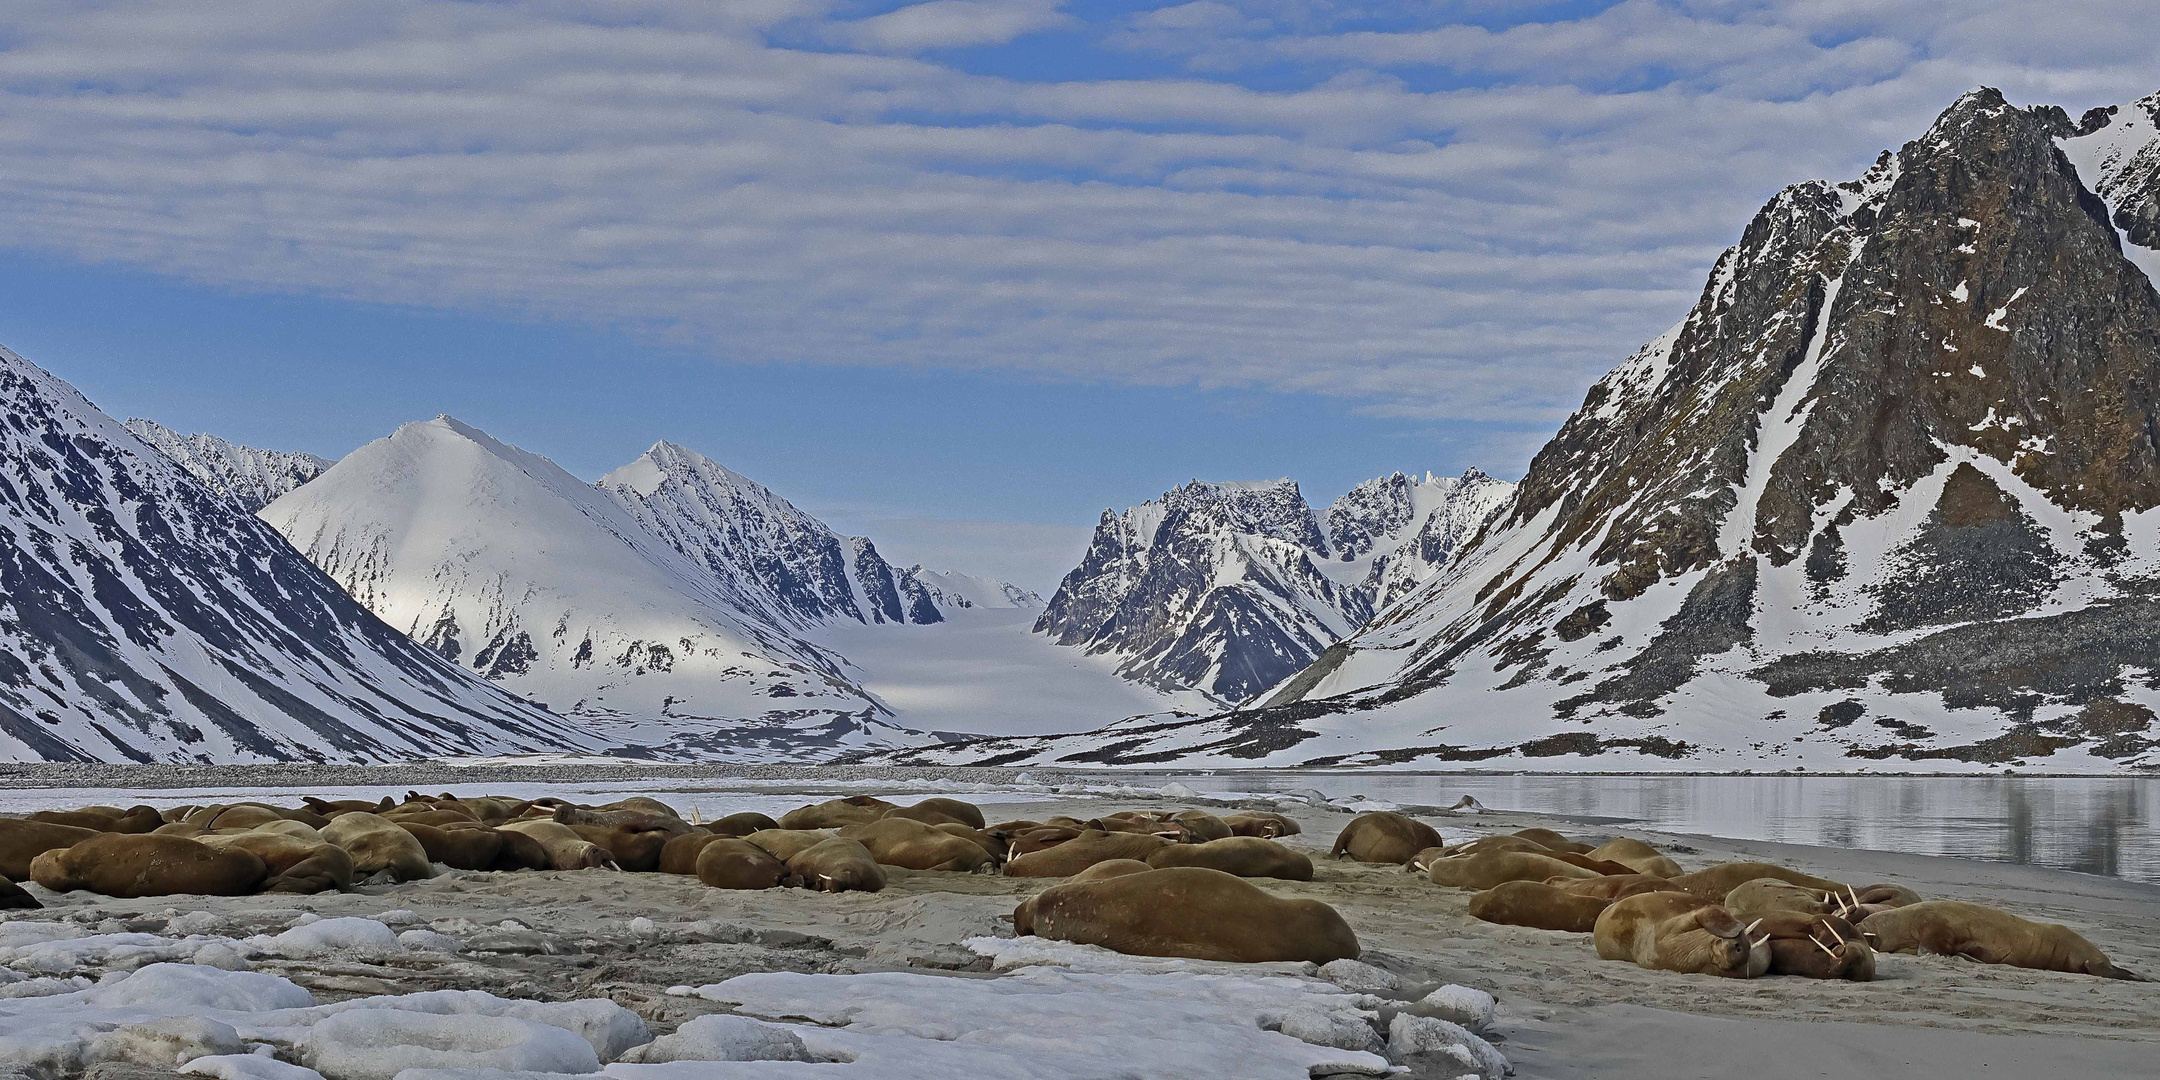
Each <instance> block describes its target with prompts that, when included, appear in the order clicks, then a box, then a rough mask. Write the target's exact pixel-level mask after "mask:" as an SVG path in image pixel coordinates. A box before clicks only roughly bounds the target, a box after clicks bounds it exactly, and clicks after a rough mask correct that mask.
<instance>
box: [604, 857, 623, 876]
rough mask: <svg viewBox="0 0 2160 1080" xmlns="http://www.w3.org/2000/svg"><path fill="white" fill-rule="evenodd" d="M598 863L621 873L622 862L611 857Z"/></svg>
mask: <svg viewBox="0 0 2160 1080" xmlns="http://www.w3.org/2000/svg"><path fill="white" fill-rule="evenodd" d="M600 865H601V866H604V867H606V868H607V869H609V870H613V871H615V872H616V873H618V874H620V873H622V864H620V863H618V862H616V861H615V860H613V859H605V860H602V861H601V863H600Z"/></svg>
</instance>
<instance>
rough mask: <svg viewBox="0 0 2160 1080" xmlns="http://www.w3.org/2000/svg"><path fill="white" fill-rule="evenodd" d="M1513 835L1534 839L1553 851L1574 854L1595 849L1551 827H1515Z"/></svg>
mask: <svg viewBox="0 0 2160 1080" xmlns="http://www.w3.org/2000/svg"><path fill="white" fill-rule="evenodd" d="M1515 835H1517V836H1520V837H1522V838H1523V839H1525V840H1534V841H1536V842H1537V843H1540V844H1543V845H1545V846H1546V847H1547V848H1549V849H1551V850H1553V851H1565V852H1568V853H1570V854H1574V855H1588V854H1590V853H1591V852H1592V851H1594V850H1596V849H1595V848H1594V847H1593V846H1591V845H1589V844H1585V843H1583V842H1582V841H1580V840H1570V839H1568V838H1567V837H1565V836H1562V835H1560V834H1559V833H1556V832H1554V831H1552V830H1551V829H1539V828H1529V829H1517V830H1515Z"/></svg>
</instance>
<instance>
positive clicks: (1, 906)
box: [0, 863, 1147, 911]
mask: <svg viewBox="0 0 2160 1080" xmlns="http://www.w3.org/2000/svg"><path fill="white" fill-rule="evenodd" d="M1146 868H1147V866H1146V864H1144V863H1143V864H1141V869H1143V870H1144V869H1146ZM44 906H45V905H43V904H40V903H38V900H37V897H35V896H32V895H30V893H29V892H28V891H27V890H25V889H24V888H23V887H22V886H20V885H17V884H15V883H14V882H12V881H9V880H8V879H6V878H4V877H0V911H8V910H14V909H21V910H26V911H27V910H30V909H33V908H41V907H44Z"/></svg>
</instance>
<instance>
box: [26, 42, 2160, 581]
mask: <svg viewBox="0 0 2160 1080" xmlns="http://www.w3.org/2000/svg"><path fill="white" fill-rule="evenodd" d="M2151 15H2152V12H2151V4H2150V0H2051V2H2028V0H1960V2H1958V3H1942V2H1940V0H1625V2H1621V3H1611V2H1606V0H1567V2H1550V3H1545V2H1536V0H1338V2H1328V0H1197V2H1192V3H1162V2H1159V0H1097V2H1088V0H930V2H927V3H911V4H903V3H896V2H893V0H530V2H522V3H520V2H513V0H489V2H452V0H365V2H362V0H336V2H333V0H219V2H217V3H212V4H195V3H180V2H174V0H11V2H10V3H8V4H7V5H5V7H4V10H0V248H4V249H5V250H4V254H5V259H4V260H0V261H4V266H0V290H4V292H0V343H5V344H7V345H9V346H11V347H13V348H15V349H16V350H17V351H20V352H22V353H24V354H26V355H28V356H30V358H31V359H33V360H37V361H39V362H41V363H43V364H45V365H46V366H48V367H50V368H52V369H54V370H55V371H56V372H58V373H59V374H61V375H62V376H64V377H67V378H69V379H71V380H73V381H75V382H76V383H77V384H78V385H81V386H82V387H83V388H84V389H85V390H86V391H88V392H89V393H90V394H91V396H92V397H93V398H94V399H95V400H98V401H99V402H101V403H102V404H104V405H105V406H106V407H107V408H108V409H109V410H110V411H113V412H116V413H119V414H122V415H129V414H141V415H148V416H152V417H154V418H157V419H160V420H163V421H165V422H167V423H170V424H172V425H174V426H177V427H181V428H184V429H187V430H211V431H215V432H218V433H220V434H223V435H226V436H227V437H230V438H234V439H237V440H240V441H246V442H252V443H256V444H259V445H266V446H273V447H280V448H295V449H307V450H312V451H314V452H317V453H321V454H325V455H328V456H335V455H339V454H342V453H344V452H346V451H348V450H350V449H351V448H352V447H354V446H356V445H359V444H360V443H362V442H365V441H367V440H369V439H371V438H376V437H379V436H381V435H383V434H386V433H387V432H388V431H389V430H390V429H391V428H393V427H395V426H396V425H397V424H398V423H400V422H403V421H406V420H412V419H420V418H425V417H427V416H431V415H433V414H435V413H438V412H450V413H453V414H455V415H457V416H459V417H460V418H462V419H465V420H467V421H469V422H472V423H475V424H478V425H480V426H482V427H485V428H487V429H489V430H490V431H492V432H493V433H495V434H496V435H498V436H500V437H502V438H504V439H507V440H509V441H512V442H515V443H518V444H520V445H523V446H525V447H527V448H528V449H532V450H536V451H539V452H542V453H545V454H548V455H550V456H552V457H554V458H555V459H556V460H558V461H560V462H562V463H563V464H564V465H565V466H566V467H568V468H570V469H571V470H572V471H575V472H578V473H580V474H582V475H586V476H596V475H598V474H599V473H601V472H604V471H606V470H607V469H608V468H611V467H613V466H614V465H617V464H620V463H621V462H623V461H626V460H628V459H629V458H631V457H633V456H635V455H636V454H637V453H639V452H640V451H642V450H643V449H644V447H645V446H646V445H647V444H649V443H650V442H652V441H653V440H654V439H657V438H663V437H664V438H669V439H673V440H675V441H678V442H681V443H684V444H686V445H689V446H692V447H695V448H698V449H701V450H704V451H705V452H707V453H709V454H711V455H712V456H714V457H717V458H719V459H721V460H723V461H725V462H727V463H728V464H730V465H732V466H734V467H736V468H738V469H740V470H741V471H744V472H746V473H748V474H750V475H752V476H753V477H756V478H758V479H761V480H763V481H765V482H766V483H768V484H770V485H772V486H773V487H775V488H776V489H778V490H780V491H781V492H782V493H783V494H786V495H788V496H790V497H791V498H793V499H795V500H796V501H797V502H798V503H800V504H801V505H803V506H805V507H806V508H809V509H811V510H813V511H815V512H818V513H821V514H824V515H826V516H827V517H828V518H829V519H831V520H833V521H834V522H835V524H838V525H842V526H843V527H849V528H856V529H872V530H875V532H874V535H889V536H890V537H891V539H890V540H889V541H888V545H889V546H895V547H898V548H900V549H901V551H902V554H903V555H910V554H912V555H919V556H925V557H930V558H933V559H939V560H942V561H945V562H948V563H959V564H965V565H966V566H972V567H974V568H979V569H986V570H992V571H996V572H1000V573H1005V574H1008V575H1011V576H1014V577H1016V578H1021V579H1024V580H1026V581H1027V583H1029V584H1031V585H1034V586H1036V587H1038V588H1044V589H1047V588H1048V587H1049V586H1050V585H1052V584H1054V581H1055V577H1056V575H1057V573H1058V571H1059V569H1061V566H1060V565H1059V564H1060V563H1061V562H1064V561H1066V560H1069V558H1070V555H1071V553H1072V550H1073V548H1074V545H1075V544H1076V543H1077V542H1078V541H1079V540H1080V539H1083V538H1084V536H1085V527H1086V526H1087V525H1088V524H1090V523H1091V522H1092V521H1093V519H1094V516H1095V514H1096V513H1097V512H1098V511H1099V510H1100V509H1101V508H1102V507H1104V506H1110V505H1118V506H1122V505H1125V504H1127V503H1130V502H1135V501H1138V500H1140V499H1143V498H1146V497H1149V496H1151V495H1153V494H1155V493H1158V492H1160V491H1161V490H1162V489H1163V488H1164V487H1166V486H1168V485H1171V484H1175V483H1177V482H1180V481H1182V480H1184V479H1187V478H1190V477H1194V476H1200V477H1212V478H1221V479H1252V478H1261V477H1268V476H1276V475H1286V474H1287V475H1292V476H1296V477H1297V478H1299V479H1300V480H1301V481H1302V482H1303V483H1304V485H1305V488H1306V491H1307V494H1308V495H1309V496H1311V497H1314V498H1315V499H1316V500H1324V499H1326V498H1330V497H1332V496H1333V495H1335V494H1337V493H1339V492H1340V491H1341V490H1342V489H1344V488H1346V487H1348V486H1349V485H1350V484H1351V483H1353V482H1355V481H1356V480H1358V479H1360V478H1362V477H1366V476H1372V475H1378V474H1381V473H1384V472H1388V471H1392V470H1395V469H1402V470H1406V471H1410V470H1424V469H1433V470H1440V471H1447V472H1456V471H1460V470H1461V469H1463V468H1465V467H1467V466H1471V465H1480V466H1483V467H1485V468H1487V469H1489V470H1491V471H1493V472H1495V473H1500V474H1504V475H1513V474H1515V473H1517V472H1518V471H1519V470H1520V468H1521V467H1522V465H1523V463H1524V462H1525V461H1526V460H1527V459H1528V456H1529V454H1530V453H1531V452H1532V451H1533V450H1534V449H1535V448H1536V446H1537V445H1538V444H1539V443H1540V442H1541V441H1542V440H1543V438H1544V436H1545V435H1546V434H1547V433H1549V432H1550V431H1551V430H1552V429H1553V428H1554V427H1555V426H1556V425H1557V424H1558V422H1559V420H1560V419H1561V418H1562V417H1564V416H1565V415H1566V413H1567V412H1568V411H1569V410H1570V409H1571V408H1572V407H1573V406H1574V405H1575V404H1576V403H1577V402H1578V401H1579V400H1580V398H1581V394H1582V392H1583V390H1584V388H1585V387H1586V386H1587V385H1588V383H1589V382H1590V381H1591V380H1592V379H1594V378H1595V377H1596V376H1597V375H1598V374H1599V373H1601V372H1602V371H1604V370H1605V369H1606V368H1607V367H1609V366H1611V365H1612V364H1613V363H1614V362H1616V361H1617V360H1618V359H1619V358H1620V357H1622V356H1624V355H1625V354H1626V353H1628V352H1629V351H1631V350H1632V349H1633V348H1634V347H1635V346H1637V345H1638V344H1640V343H1641V342H1642V341H1644V340H1646V339H1648V338H1650V337H1652V336H1654V335H1655V334H1656V333H1658V332H1659V331H1660V330H1662V329H1663V328H1664V327H1665V326H1667V325H1669V324H1670V323H1671V322H1673V321H1674V320H1676V319H1677V318H1678V317H1679V316H1680V315H1681V314H1682V313H1684V311H1685V310H1686V308H1687V307H1688V305H1689V304H1690V303H1691V302H1692V300H1693V298H1694V295H1695V293H1696V292H1697V291H1698V290H1699V288H1700V286H1701V280H1702V276H1703V274H1704V271H1705V270H1706V269H1707V267H1708V266H1709V264H1710V262H1711V260H1712V259H1713V258H1714V257H1715V255H1716V253H1717V251H1718V250H1720V249H1721V248H1722V247H1723V246H1725V245H1726V244H1728V243H1730V242H1731V241H1732V240H1733V239H1734V238H1736V237H1737V236H1738V234H1739V232H1740V229H1741V228H1742V226H1744V225H1745V223H1746V220H1747V218H1748V216H1749V215H1750V214H1752V212H1753V211H1754V209H1755V208H1756V207H1757V206H1758V205H1760V204H1761V202H1762V201H1763V200H1764V199H1765V198H1767V197H1768V196H1769V195H1770V194H1771V193H1772V192H1774V191H1775V190H1777V188H1779V187H1781V186H1782V185H1784V184H1786V183H1789V182H1792V181H1795V180H1799V179H1804V178H1808V177H1817V176H1821V177H1828V178H1832V179H1842V178H1845V177H1848V176H1851V175H1854V174H1856V173H1857V172H1858V171H1859V170H1860V169H1862V168H1863V167H1864V166H1865V164H1866V163H1867V162H1868V161H1869V160H1871V159H1872V158H1873V157H1874V156H1875V155H1876V154H1877V153H1878V152H1879V151H1881V150H1882V149H1884V148H1886V147H1893V146H1896V145H1898V144H1900V143H1902V142H1903V141H1904V140H1905V139H1907V138H1910V137H1912V136H1914V135H1916V134H1918V133H1919V132H1920V131H1921V130H1922V129H1923V128H1924V127H1925V125H1926V124H1927V122H1928V120H1929V119H1930V118H1931V117H1932V116H1933V115H1934V114H1935V113H1936V112H1937V111H1939V110H1940V109H1941V108H1942V107H1944V106H1945V105H1947V104H1948V103H1949V102H1950V101H1951V100H1952V99H1954V98H1955V97H1956V96H1957V95H1958V94H1959V93H1961V92H1962V91H1964V90H1966V89H1968V88H1970V87H1972V86H1974V85H1978V84H1988V85H1994V86H1998V87H2001V88H2002V89H2003V90H2004V91H2005V92H2006V93H2007V94H2008V95H2009V96H2010V98H2011V99H2012V100H2013V101H2016V102H2020V103H2037V102H2052V103H2057V104H2061V105H2064V106H2066V107H2068V108H2069V109H2071V111H2072V112H2073V114H2074V113H2076V112H2077V111H2080V110H2082V109H2084V108H2087V107H2089V106H2092V105H2096V104H2107V103H2115V102H2121V101H2126V100H2130V99H2132V98H2135V97H2138V96H2142V95H2143V94H2146V93H2150V92H2152V91H2153V90H2155V89H2160V36H2156V35H2154V34H2153V33H2151Z"/></svg>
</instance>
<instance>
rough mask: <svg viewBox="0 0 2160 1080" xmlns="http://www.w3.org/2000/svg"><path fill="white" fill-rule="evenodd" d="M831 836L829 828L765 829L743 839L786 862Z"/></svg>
mask: <svg viewBox="0 0 2160 1080" xmlns="http://www.w3.org/2000/svg"><path fill="white" fill-rule="evenodd" d="M832 837H833V833H832V830H830V829H765V830H762V831H759V832H754V833H751V834H750V835H748V836H745V837H743V839H745V840H748V841H750V842H751V843H753V844H756V845H757V846H759V847H761V848H764V849H765V851H766V853H768V854H770V855H771V856H772V857H773V858H775V859H778V860H780V861H781V862H786V861H788V860H789V859H792V858H794V857H795V856H796V855H797V854H799V853H801V852H804V851H808V850H810V849H811V848H814V847H816V846H818V845H819V844H822V843H824V842H825V841H827V840H830V839H832Z"/></svg>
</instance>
